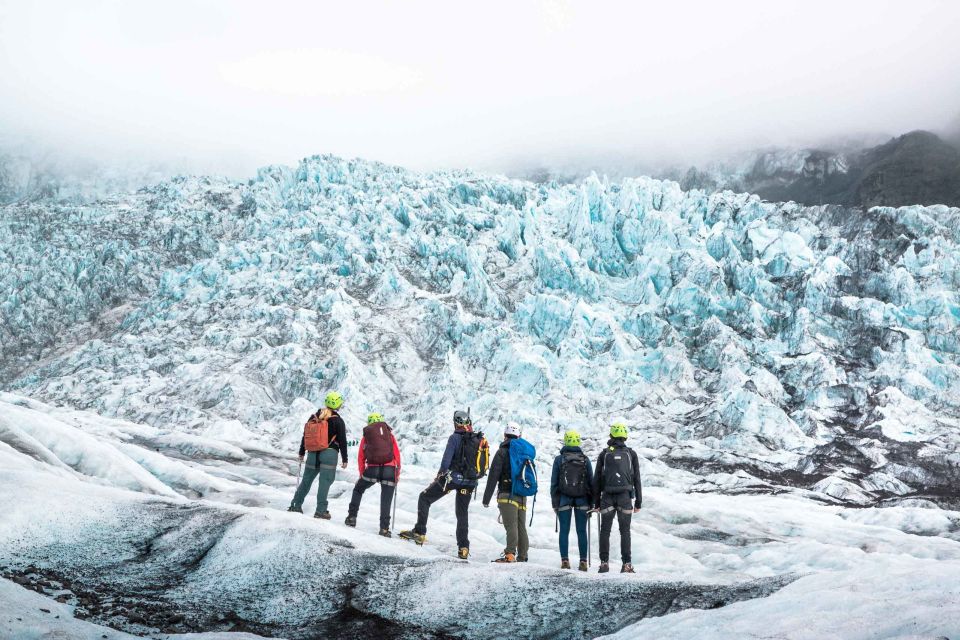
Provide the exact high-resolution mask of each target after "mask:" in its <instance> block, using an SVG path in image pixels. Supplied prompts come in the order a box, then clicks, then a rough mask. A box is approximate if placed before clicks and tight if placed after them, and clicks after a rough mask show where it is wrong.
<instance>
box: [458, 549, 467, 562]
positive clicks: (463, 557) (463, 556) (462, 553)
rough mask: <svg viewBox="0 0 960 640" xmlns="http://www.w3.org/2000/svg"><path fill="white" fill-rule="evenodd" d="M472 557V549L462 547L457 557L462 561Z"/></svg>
mask: <svg viewBox="0 0 960 640" xmlns="http://www.w3.org/2000/svg"><path fill="white" fill-rule="evenodd" d="M469 556H470V549H468V548H467V547H460V550H459V551H457V557H458V558H460V559H461V560H466V559H467V558H468V557H469Z"/></svg>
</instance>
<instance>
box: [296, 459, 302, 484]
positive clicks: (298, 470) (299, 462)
mask: <svg viewBox="0 0 960 640" xmlns="http://www.w3.org/2000/svg"><path fill="white" fill-rule="evenodd" d="M302 466H303V460H300V461H298V462H297V486H300V468H301V467H302Z"/></svg>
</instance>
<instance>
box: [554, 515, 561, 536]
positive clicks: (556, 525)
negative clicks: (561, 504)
mask: <svg viewBox="0 0 960 640" xmlns="http://www.w3.org/2000/svg"><path fill="white" fill-rule="evenodd" d="M553 532H554V533H560V514H559V513H558V512H557V510H556V509H554V511H553Z"/></svg>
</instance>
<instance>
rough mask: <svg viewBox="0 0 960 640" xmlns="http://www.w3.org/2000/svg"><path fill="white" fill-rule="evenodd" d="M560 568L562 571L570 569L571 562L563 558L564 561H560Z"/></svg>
mask: <svg viewBox="0 0 960 640" xmlns="http://www.w3.org/2000/svg"><path fill="white" fill-rule="evenodd" d="M560 568H561V569H569V568H570V561H569V560H567V559H566V558H563V559H562V560H560Z"/></svg>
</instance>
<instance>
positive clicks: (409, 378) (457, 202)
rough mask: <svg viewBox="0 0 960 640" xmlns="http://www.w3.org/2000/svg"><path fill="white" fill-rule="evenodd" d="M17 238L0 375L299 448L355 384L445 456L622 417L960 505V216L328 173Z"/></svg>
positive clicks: (215, 181)
mask: <svg viewBox="0 0 960 640" xmlns="http://www.w3.org/2000/svg"><path fill="white" fill-rule="evenodd" d="M0 225H2V234H0V237H2V238H3V239H2V240H0V255H2V261H3V263H4V264H6V265H9V266H10V267H11V268H9V269H5V270H4V271H5V273H4V275H3V277H2V280H0V300H2V301H0V313H2V315H3V319H4V322H3V329H2V334H0V338H2V354H0V376H2V377H0V379H2V381H3V383H4V385H5V387H6V388H8V389H9V390H12V391H17V392H18V393H23V394H26V395H30V396H32V397H36V398H38V399H41V400H45V401H49V402H54V403H56V404H61V405H65V406H72V407H76V408H82V409H90V410H94V411H96V412H98V413H101V414H103V415H107V416H114V417H123V418H126V419H130V420H136V421H140V422H145V423H147V424H151V425H156V426H170V425H176V426H177V428H179V429H181V430H186V431H191V432H202V431H203V430H204V429H210V428H215V427H216V425H217V424H221V423H230V422H233V421H236V422H239V423H240V424H241V425H242V426H244V427H245V428H247V429H250V430H251V431H253V432H256V433H258V434H263V435H265V436H268V437H269V438H270V439H271V440H272V442H274V443H281V442H283V443H286V445H291V443H293V442H294V440H295V439H296V438H297V434H298V430H299V427H300V421H301V418H302V416H303V415H304V414H305V412H306V411H308V410H309V407H310V406H312V405H314V404H316V403H317V401H318V399H319V398H321V397H322V396H323V394H324V393H325V392H326V390H328V389H330V388H338V389H340V390H341V391H342V392H343V393H344V394H345V395H346V397H347V398H349V401H348V403H347V406H346V409H345V416H346V419H347V423H348V425H349V424H353V425H358V424H359V423H360V422H361V421H362V418H363V416H365V415H366V412H367V410H368V409H369V410H373V409H377V410H380V411H382V412H383V413H384V414H385V415H386V416H387V417H388V419H389V420H390V421H391V422H394V423H396V424H397V425H398V426H399V429H398V431H399V434H400V437H401V444H409V445H410V446H411V447H416V448H417V450H418V451H423V452H424V454H425V455H426V454H428V453H429V452H430V451H432V450H434V449H435V444H436V443H435V442H433V441H434V440H436V435H437V434H438V431H441V432H442V431H443V429H444V428H445V425H446V423H447V422H448V416H449V415H450V414H451V413H452V411H453V410H454V408H456V407H461V406H472V407H473V410H474V412H475V414H476V415H477V416H478V417H480V418H481V420H482V421H483V422H486V423H489V424H491V425H496V424H502V423H503V422H504V421H505V420H506V419H507V418H515V419H517V420H518V421H520V422H521V423H523V424H525V425H528V432H530V433H542V434H544V437H549V436H551V435H552V434H553V433H554V432H555V429H556V426H557V425H576V426H578V427H579V428H581V429H584V430H586V432H587V433H588V434H590V435H599V434H600V433H601V432H602V430H603V428H604V425H606V424H608V423H609V422H610V421H611V420H612V419H613V418H616V417H620V418H624V419H626V420H627V421H628V422H629V423H630V424H633V425H636V426H637V427H638V428H637V433H636V436H635V437H636V438H637V439H638V440H640V441H642V442H643V446H645V447H647V448H648V449H650V451H651V454H650V460H651V462H652V463H653V462H656V461H663V462H665V463H668V464H672V465H680V466H684V467H685V468H687V469H688V470H690V471H692V472H693V473H695V474H697V475H700V476H703V475H705V474H708V473H732V472H734V471H738V470H741V471H744V472H746V473H747V474H749V475H750V476H752V477H755V478H757V479H759V480H773V481H774V484H780V485H787V486H790V487H798V488H804V489H813V488H814V487H817V486H824V485H823V483H825V482H826V484H827V485H830V484H831V483H832V484H836V482H839V481H841V480H842V481H844V482H851V483H852V484H853V485H855V486H856V487H857V488H858V490H857V491H856V492H852V493H850V495H851V500H854V501H859V502H863V503H865V504H874V503H877V502H880V501H884V500H899V499H903V498H904V496H909V497H910V498H911V499H914V498H922V499H929V500H932V501H934V502H937V503H944V504H948V505H955V504H956V497H957V496H956V493H955V491H952V490H951V488H950V487H951V486H952V485H953V484H954V483H953V482H952V479H956V478H957V474H958V467H957V459H956V454H955V452H956V447H957V445H958V440H957V433H958V430H957V426H958V424H960V423H958V421H957V420H958V418H960V368H958V353H960V333H958V325H960V300H958V294H957V291H958V289H960V286H958V285H960V249H958V245H960V210H957V209H950V208H946V207H905V208H900V209H883V208H875V209H871V210H869V211H866V212H864V211H859V210H856V209H844V208H840V207H835V206H825V207H801V206H798V205H795V204H792V203H787V204H774V203H767V202H763V201H761V200H760V199H759V198H757V197H756V196H750V195H746V194H733V193H730V192H725V193H720V194H710V195H707V194H704V193H702V192H699V191H691V192H684V191H681V190H680V188H679V187H678V186H677V184H676V183H673V182H668V181H658V180H653V179H648V178H636V179H627V180H623V181H621V182H614V183H611V182H609V181H605V180H601V179H599V178H597V177H596V176H592V177H590V178H589V179H587V180H585V181H583V183H582V184H577V185H558V184H549V185H534V184H532V183H527V182H521V181H516V180H508V179H505V178H499V177H492V176H484V175H479V174H474V173H469V172H444V173H435V174H417V173H413V172H409V171H405V170H403V169H400V168H396V167H390V166H385V165H382V164H377V163H372V162H365V161H359V160H350V161H348V160H342V159H339V158H335V157H329V156H321V157H312V158H308V159H306V160H304V161H303V162H302V163H301V164H300V166H298V167H297V168H295V169H292V168H288V167H280V166H275V167H267V168H265V169H262V170H261V171H259V172H258V174H257V176H256V178H254V179H252V180H250V181H248V182H247V183H242V182H233V181H230V180H226V179H222V178H211V177H187V178H179V179H176V180H173V181H170V182H166V183H163V184H161V185H159V186H153V187H146V188H143V189H141V190H140V191H139V192H136V193H133V194H120V195H117V196H115V197H114V198H113V199H110V200H102V201H100V202H98V203H96V204H94V205H85V204H73V205H71V204H66V205H64V204H59V203H47V204H38V203H36V202H25V203H19V204H14V205H8V206H5V207H3V208H0ZM654 452H655V453H654ZM877 473H881V474H885V475H886V476H889V477H890V478H892V479H893V480H895V482H893V483H892V484H891V483H879V484H878V483H875V482H873V481H872V480H870V479H869V478H870V477H871V476H872V475H873V474H877ZM894 487H895V488H896V490H891V489H892V488H894ZM820 493H821V494H822V495H823V496H824V497H825V498H826V499H831V492H830V491H825V492H820ZM833 493H835V492H833ZM854 496H855V498H854ZM833 499H836V496H833Z"/></svg>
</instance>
